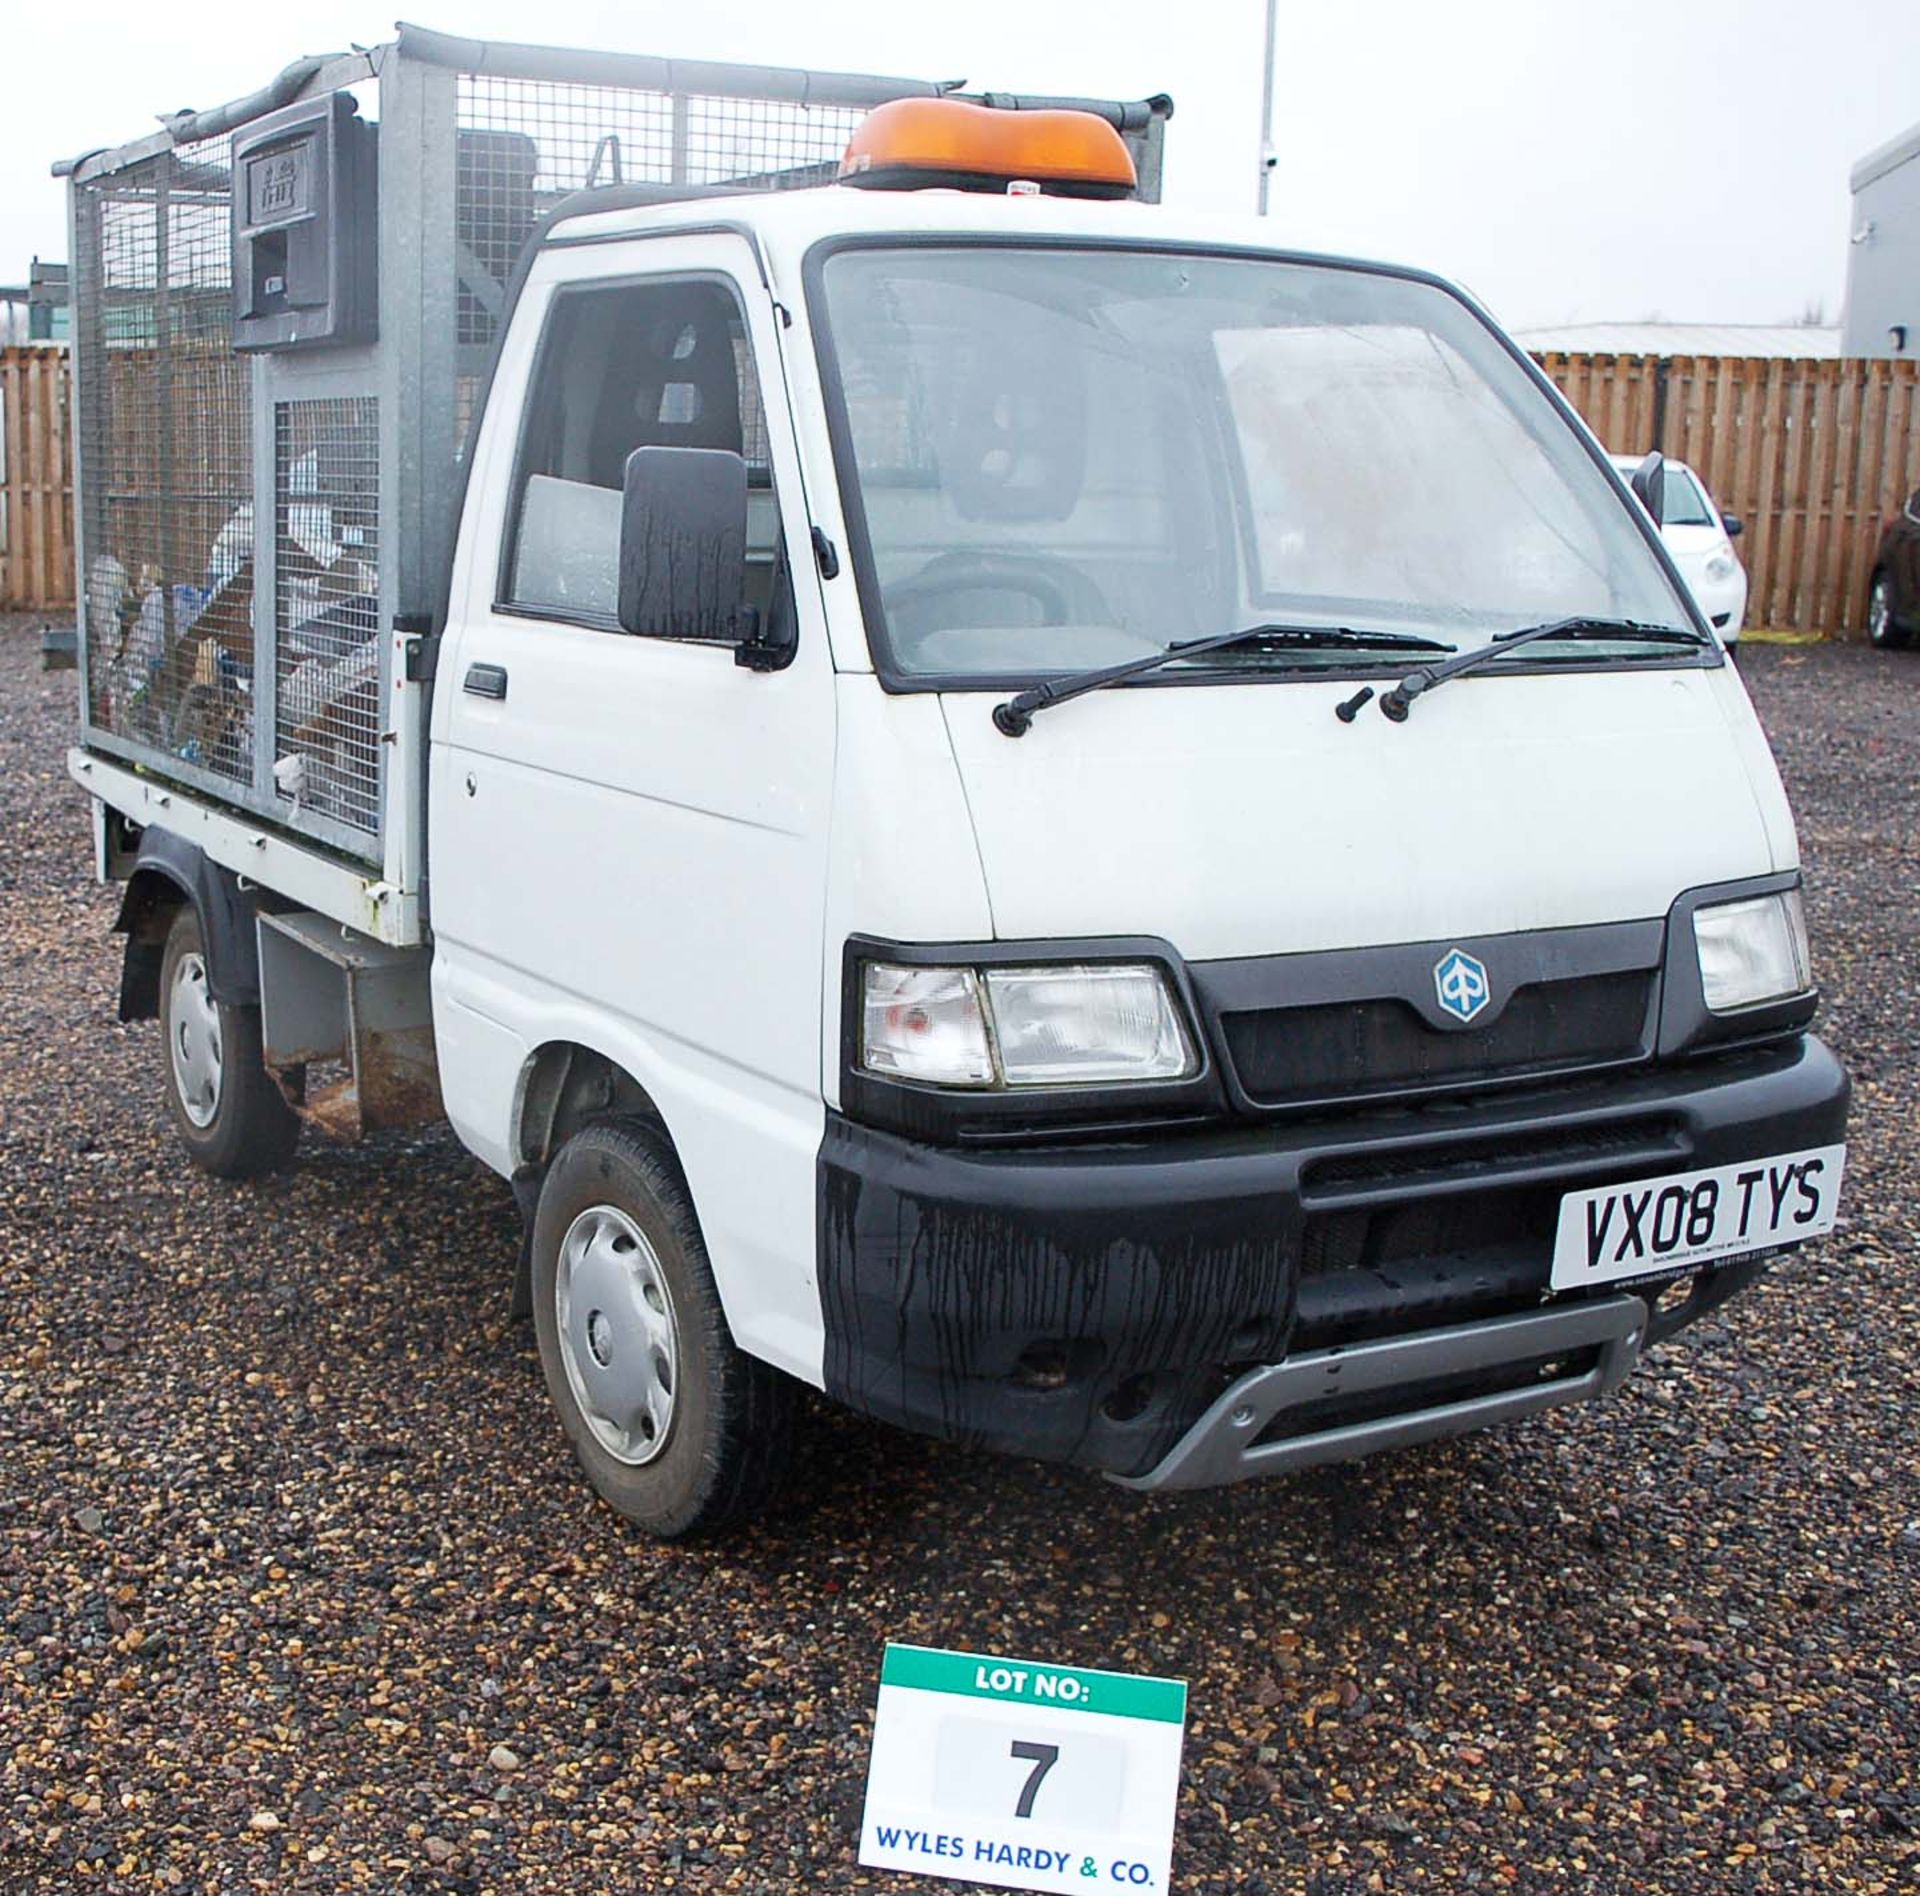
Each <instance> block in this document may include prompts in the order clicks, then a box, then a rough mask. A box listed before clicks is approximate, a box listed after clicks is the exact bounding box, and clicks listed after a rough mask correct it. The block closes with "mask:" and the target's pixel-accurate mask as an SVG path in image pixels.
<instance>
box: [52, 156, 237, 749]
mask: <svg viewBox="0 0 1920 1896" xmlns="http://www.w3.org/2000/svg"><path fill="white" fill-rule="evenodd" d="M77 195H78V200H79V201H78V203H77V205H76V213H77V215H76V225H77V235H78V237H79V240H80V241H79V243H78V244H77V246H76V255H75V258H74V272H75V290H74V298H73V301H74V349H75V353H76V355H77V357H78V369H79V375H78V402H77V435H78V440H79V450H80V464H81V469H82V476H83V478H82V482H81V490H80V491H81V505H82V519H81V546H82V560H83V570H82V571H81V573H80V575H79V581H80V584H79V595H80V613H81V620H82V627H83V631H84V634H85V637H86V641H87V650H88V656H89V663H88V666H87V677H86V684H87V697H88V704H87V709H88V713H89V717H90V720H91V721H92V723H93V724H95V725H96V726H97V727H99V729H101V730H103V731H106V732H110V733H112V734H114V735H115V736H117V737H120V738H123V739H125V740H128V741H129V742H132V743H136V744H139V745H142V746H151V747H152V748H154V749H156V750H158V751H160V752H162V753H163V754H165V755H167V756H169V757H171V758H173V759H176V760H178V761H179V762H180V763H182V764H185V765H188V766H190V767H195V768H197V769H199V770H202V771H208V772H211V773H213V774H214V775H215V776H216V777H220V778H228V779H233V780H236V781H241V782H244V781H245V780H246V779H247V778H248V776H249V774H250V771H251V758H250V750H251V739H252V711H251V694H250V690H249V685H250V676H251V661H252V645H253V630H252V619H253V547H252V513H251V506H250V502H251V496H252V478H251V475H252V468H251V456H252V435H251V401H250V396H249V376H248V370H247V365H246V363H245V362H243V361H242V360H241V359H240V358H239V357H237V356H235V355H234V353H233V351H232V348H231V346H230V345H231V335H232V312H233V299H232V280H231V243H230V228H231V224H230V218H231V207H230V201H229V198H230V193H229V172H228V168H227V163H226V144H225V141H224V140H207V141H203V142H201V143H199V144H193V145H186V146H182V147H179V148H176V149H174V150H172V151H163V152H160V153H158V154H156V155H154V156H153V157H151V158H148V159H147V160H145V161H144V162H141V163H139V164H135V165H132V166H129V167H128V168H127V169H125V170H123V171H118V172H114V173H111V174H109V175H108V176H106V177H104V178H102V179H100V180H99V181H97V182H96V183H92V184H89V185H87V186H84V187H81V189H80V191H79V192H78V194H77Z"/></svg>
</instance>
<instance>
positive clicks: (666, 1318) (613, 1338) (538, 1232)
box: [533, 1120, 793, 1540]
mask: <svg viewBox="0 0 1920 1896" xmlns="http://www.w3.org/2000/svg"><path fill="white" fill-rule="evenodd" d="M533 1321H534V1331H535V1334H536V1336H537V1337H538V1339H539V1345H540V1367H541V1369H542V1371H543V1372H544V1374H545V1376H546V1381H547V1390H548V1393H549V1394H550V1395H551V1396H552V1397H553V1403H554V1407H555V1408H556V1409H558V1410H559V1412H560V1420H561V1424H562V1426H563V1427H564V1428H565V1429H566V1432H567V1435H568V1437H569V1439H570V1440H571V1441H572V1443H573V1450H574V1453H575V1455H576V1456H578V1458H579V1461H580V1465H581V1467H582V1468H583V1469H584V1470H585V1471H586V1475H587V1479H588V1480H589V1481H590V1482H591V1483H592V1484H593V1487H594V1489H595V1491H596V1492H597V1493H598V1494H599V1495H600V1497H601V1498H602V1499H603V1500H605V1501H606V1502H607V1503H608V1504H609V1505H610V1506H611V1507H612V1508H613V1509H614V1510H615V1511H616V1512H618V1513H620V1514H622V1515H624V1516H625V1517H626V1518H627V1519H628V1520H629V1521H632V1522H633V1523H634V1525H635V1526H637V1527H641V1528H644V1529H646V1530H647V1532H648V1533H650V1534H654V1535H657V1536H658V1537H659V1538H660V1539H662V1540H680V1539H683V1538H686V1537H688V1536H691V1535H695V1534H701V1533H707V1532H710V1531H712V1530H713V1529H715V1528H718V1527H721V1526H724V1525H725V1524H727V1523H728V1522H730V1521H737V1520H741V1519H743V1518H745V1517H746V1516H748V1515H750V1514H753V1513H754V1512H756V1511H757V1510H758V1509H759V1508H760V1507H761V1506H762V1505H764V1503H765V1502H766V1501H767V1499H768V1498H769V1497H770V1496H771V1494H772V1492H773V1490H774V1489H775V1487H776V1486H777V1485H778V1482H779V1478H780V1475H781V1474H782V1473H783V1472H784V1469H785V1466H786V1461H787V1456H788V1453H789V1450H790V1448H791V1444H792V1438H793V1386H792V1384H791V1383H789V1382H788V1381H787V1380H786V1378H785V1377H783V1376H782V1375H780V1373H779V1372H778V1371H777V1370H774V1369H772V1368H770V1367H769V1366H768V1365H767V1364H765V1363H762V1362H759V1361H756V1360H755V1359H754V1358H753V1357H750V1356H747V1355H746V1354H744V1353H743V1352H742V1351H741V1350H740V1349H739V1348H738V1347H737V1346H736V1345H735V1343H734V1341H733V1337H732V1335H731V1333H730V1332H729V1331H728V1328H727V1321H726V1317H725V1316H724V1314H723V1313H722V1311H721V1308H720V1293H719V1291H718V1289H717V1288H716V1287H715V1285H714V1281H713V1272H712V1269H711V1268H710V1266H709V1265H708V1262H707V1251H706V1245H705V1243H704V1242H703V1240H702V1238H701V1236H700V1226H699V1222H698V1220H697V1219H696V1218H695V1216H694V1211H693V1201H692V1199H691V1198H690V1197H689V1196H688V1193H687V1188H686V1184H685V1182H684V1181H683V1180H682V1178H681V1176H680V1173H679V1170H678V1168H677V1167H676V1166H675V1165H674V1163H673V1161H672V1158H671V1156H670V1153H669V1150H668V1148H667V1146H666V1143H665V1141H664V1139H663V1138H662V1137H660V1136H659V1135H657V1134H655V1133H654V1132H653V1131H652V1130H651V1129H649V1128H647V1127H645V1126H641V1125H638V1124H633V1123H629V1122H626V1121H621V1120H607V1121H603V1122H601V1123H600V1124H597V1125H592V1126H588V1127H586V1128H585V1129H584V1130H583V1131H581V1132H579V1133H576V1134H575V1135H574V1137H573V1138H571V1139H569V1140H568V1141H567V1143H566V1145H565V1146H563V1147H562V1148H561V1151H560V1156H559V1157H558V1158H557V1159H555V1160H554V1162H553V1166H552V1168H551V1170H550V1171H549V1172H548V1173H547V1176H546V1179H545V1181H544V1183H543V1184H542V1186H541V1188H540V1203H539V1208H538V1210H537V1211H536V1212H535V1214H534V1225H533Z"/></svg>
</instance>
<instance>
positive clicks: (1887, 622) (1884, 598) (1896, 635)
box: [1867, 573, 1907, 652]
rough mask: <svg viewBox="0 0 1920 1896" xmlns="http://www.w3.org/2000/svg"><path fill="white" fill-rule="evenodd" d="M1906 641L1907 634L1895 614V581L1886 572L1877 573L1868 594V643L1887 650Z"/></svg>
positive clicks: (1896, 647)
mask: <svg viewBox="0 0 1920 1896" xmlns="http://www.w3.org/2000/svg"><path fill="white" fill-rule="evenodd" d="M1906 642H1907V634H1906V632H1905V631H1904V630H1902V628H1901V627H1900V625H1899V623H1898V622H1897V621H1896V620H1895V618H1894V616H1893V582H1892V580H1890V579H1889V578H1888V577H1887V576H1886V574H1885V573H1875V574H1874V576H1873V586H1872V588H1871V590H1870V591H1869V592H1868V594H1867V643H1868V644H1869V645H1876V646H1878V647H1879V648H1880V649H1881V650H1882V651H1883V652H1885V651H1894V650H1897V649H1898V648H1899V647H1900V646H1903V645H1905V644H1906Z"/></svg>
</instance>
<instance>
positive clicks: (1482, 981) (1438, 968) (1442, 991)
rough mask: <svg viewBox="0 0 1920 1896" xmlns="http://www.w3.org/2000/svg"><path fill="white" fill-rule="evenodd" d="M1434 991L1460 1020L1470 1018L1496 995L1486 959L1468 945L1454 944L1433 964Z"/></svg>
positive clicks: (1448, 1010) (1448, 1009)
mask: <svg viewBox="0 0 1920 1896" xmlns="http://www.w3.org/2000/svg"><path fill="white" fill-rule="evenodd" d="M1433 987H1434V992H1435V993H1436V994H1438V995H1439V997H1440V1005H1441V1006H1442V1007H1444V1008H1445V1009H1446V1010H1447V1012H1448V1013H1449V1014H1451V1015H1452V1016H1453V1017H1454V1019H1455V1020H1457V1021H1463V1022H1464V1021H1469V1020H1472V1019H1473V1017H1474V1016H1475V1015H1476V1014H1477V1013H1479V1011H1480V1010H1481V1009H1482V1008H1483V1007H1485V1006H1486V1004H1487V1002H1488V1001H1489V1000H1491V999H1492V998H1493V988H1492V986H1491V984H1490V983H1489V982H1488V980H1487V970H1486V966H1485V964H1484V963H1482V962H1479V961H1476V960H1475V959H1474V958H1473V956H1471V955H1470V954H1468V953H1467V951H1466V950H1465V949H1464V948H1450V949H1448V950H1447V952H1446V953H1445V954H1444V955H1442V956H1441V957H1440V959H1439V960H1438V961H1436V962H1435V963H1434V966H1433Z"/></svg>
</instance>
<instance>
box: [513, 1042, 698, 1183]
mask: <svg viewBox="0 0 1920 1896" xmlns="http://www.w3.org/2000/svg"><path fill="white" fill-rule="evenodd" d="M613 1117H618V1118H621V1119H635V1120H639V1121H641V1122H642V1123H644V1124H646V1125H649V1126H652V1127H653V1128H654V1129H655V1130H657V1131H658V1132H659V1133H660V1134H661V1136H662V1137H663V1138H664V1139H665V1141H666V1143H667V1146H668V1148H669V1149H672V1146H673V1134H672V1132H671V1131H670V1130H669V1129H668V1126H667V1117H666V1114H665V1113H663V1112H662V1111H661V1110H660V1107H659V1105H658V1104H657V1103H656V1101H655V1100H654V1097H653V1095H652V1094H651V1093H649V1092H648V1091H647V1089H646V1088H645V1087H644V1086H643V1085H642V1084H641V1083H640V1081H639V1080H637V1079H636V1078H635V1077H634V1076H633V1074H632V1073H631V1072H629V1071H628V1069H627V1068H626V1067H625V1066H623V1065H622V1064H621V1062H620V1061H618V1060H617V1059H615V1058H614V1057H613V1056H612V1055H611V1054H606V1053H602V1052H601V1051H600V1050H599V1049H598V1048H596V1047H590V1046H586V1045H583V1044H582V1043H581V1042H579V1041H576V1040H549V1041H547V1042H545V1043H544V1044H543V1045H541V1046H539V1047H536V1048H535V1049H534V1050H533V1052H532V1053H531V1054H530V1055H529V1056H528V1057H527V1061H526V1064H525V1065H524V1066H523V1067H522V1069H521V1073H520V1084H519V1087H518V1089H517V1098H516V1101H515V1106H514V1128H513V1157H514V1165H515V1173H516V1176H518V1175H519V1173H520V1172H522V1171H525V1170H528V1169H531V1170H533V1171H535V1172H537V1173H538V1172H545V1170H546V1169H547V1167H548V1166H549V1165H550V1164H551V1163H552V1162H553V1156H554V1154H555V1153H556V1152H558V1151H559V1150H560V1148H561V1147H562V1146H563V1145H565V1144H566V1142H567V1141H568V1140H569V1139H571V1138H572V1137H573V1135H574V1134H575V1133H576V1132H578V1131H579V1130H580V1128H581V1127H582V1126H585V1125H587V1124H589V1123H590V1122H592V1121H593V1120H595V1119H606V1118H613Z"/></svg>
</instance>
